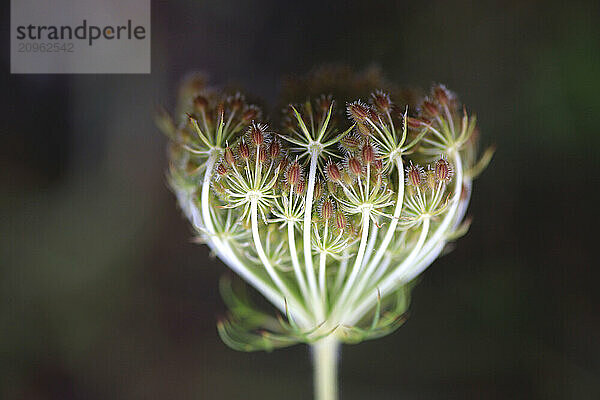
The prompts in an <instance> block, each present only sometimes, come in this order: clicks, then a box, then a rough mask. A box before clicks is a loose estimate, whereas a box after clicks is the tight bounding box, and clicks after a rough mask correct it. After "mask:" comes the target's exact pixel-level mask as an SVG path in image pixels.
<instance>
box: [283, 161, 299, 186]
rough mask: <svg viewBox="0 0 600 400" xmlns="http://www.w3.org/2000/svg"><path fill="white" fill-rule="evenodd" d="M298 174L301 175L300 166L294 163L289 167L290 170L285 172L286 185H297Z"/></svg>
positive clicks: (296, 162)
mask: <svg viewBox="0 0 600 400" xmlns="http://www.w3.org/2000/svg"><path fill="white" fill-rule="evenodd" d="M300 174H301V168H300V164H298V161H294V163H293V164H292V165H290V168H289V169H288V170H287V175H286V179H287V183H288V184H290V185H291V186H296V185H298V184H299V183H300Z"/></svg>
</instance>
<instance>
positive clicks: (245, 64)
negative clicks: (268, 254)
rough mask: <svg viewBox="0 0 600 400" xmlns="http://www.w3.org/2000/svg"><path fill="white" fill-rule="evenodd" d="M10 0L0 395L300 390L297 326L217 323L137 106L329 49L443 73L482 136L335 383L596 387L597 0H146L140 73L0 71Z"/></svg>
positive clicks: (345, 57) (258, 86)
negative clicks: (230, 328) (486, 151)
mask: <svg viewBox="0 0 600 400" xmlns="http://www.w3.org/2000/svg"><path fill="white" fill-rule="evenodd" d="M7 3H8V2H4V3H3V7H2V8H1V13H2V14H1V19H0V22H1V23H0V31H1V33H2V34H1V35H0V36H1V39H0V40H2V46H3V48H4V50H5V51H3V52H2V53H1V54H0V57H2V62H1V63H0V88H1V90H0V105H1V107H2V112H0V121H1V122H0V132H1V140H2V142H1V145H0V155H1V156H0V160H1V161H0V162H1V164H0V216H1V221H2V223H1V224H0V239H1V240H0V398H2V399H64V400H71V399H279V398H283V397H284V398H286V399H290V400H294V399H309V398H310V397H311V395H312V381H311V369H310V358H309V354H308V351H307V348H306V347H305V346H296V347H293V348H290V349H285V350H280V351H276V352H275V353H272V354H266V353H252V354H245V353H238V352H235V351H233V350H230V349H229V348H227V347H226V346H225V345H224V344H223V343H222V342H221V341H220V339H219V337H218V335H217V332H216V328H215V323H216V319H217V317H218V316H220V315H222V314H223V313H224V311H225V310H224V306H223V303H222V301H221V299H220V296H219V294H218V290H217V283H218V279H219V276H221V275H222V274H223V273H225V272H226V268H225V266H224V265H223V264H222V263H221V262H219V261H218V260H215V259H211V258H210V257H209V252H208V250H207V248H206V247H203V246H198V245H196V244H193V243H191V239H192V231H191V228H190V227H189V225H188V223H187V222H186V221H185V220H184V219H183V218H182V216H181V214H180V212H179V210H178V209H177V207H176V205H175V199H174V197H173V195H172V194H171V193H170V192H169V190H168V189H167V185H166V179H165V172H164V171H165V168H166V157H165V144H166V139H165V138H164V137H162V135H161V134H160V133H159V132H158V130H157V129H156V128H155V127H154V124H153V113H154V110H155V108H156V107H157V106H158V105H161V104H162V105H164V106H166V107H167V108H170V109H172V107H173V105H174V102H175V92H176V85H177V83H178V82H179V80H180V79H181V77H182V76H183V75H184V74H185V73H186V72H189V71H191V70H198V69H199V70H203V71H205V72H207V73H209V74H210V76H211V77H212V82H213V83H216V84H227V83H230V82H234V83H236V84H239V85H241V86H243V87H246V88H247V90H248V91H249V92H251V93H254V94H256V95H258V96H261V97H262V98H264V99H265V101H266V102H267V104H274V103H275V100H276V96H277V94H278V91H279V88H280V86H279V85H280V79H281V78H282V77H283V76H284V75H286V74H290V73H292V74H294V73H296V74H302V73H306V72H307V71H309V70H310V69H311V68H312V67H314V66H315V65H318V64H321V63H332V62H335V63H344V64H347V65H350V66H352V67H354V68H356V69H358V70H362V69H364V68H367V67H369V66H372V65H375V66H379V67H380V68H381V69H382V71H383V72H384V74H385V75H386V76H387V77H388V78H390V79H391V80H393V81H395V82H397V83H399V84H401V85H409V86H417V87H425V88H427V87H429V85H430V84H431V83H432V82H443V83H445V84H447V85H448V87H449V88H451V89H453V90H455V91H456V92H457V93H458V94H459V95H460V97H461V100H462V101H463V102H464V103H465V104H467V105H468V106H469V108H470V109H472V110H474V111H475V112H476V113H477V115H478V122H479V126H480V129H481V131H482V135H483V138H484V139H483V141H484V143H488V144H491V143H495V144H497V146H498V151H497V153H496V156H495V158H494V160H493V161H492V164H491V165H490V167H489V168H488V170H487V171H485V172H484V174H483V175H482V176H481V177H480V178H479V180H478V181H477V182H476V184H475V186H474V189H475V190H474V195H473V199H472V203H471V206H470V214H472V215H473V216H474V223H473V225H472V227H471V230H470V233H469V234H468V235H467V236H466V237H464V238H463V239H461V240H460V241H459V242H458V245H457V247H456V249H455V250H454V251H453V252H452V253H450V254H448V255H446V256H444V257H443V258H441V259H439V260H438V261H437V262H436V263H435V264H434V265H433V266H432V267H431V268H430V269H428V270H427V271H426V272H425V274H424V275H423V277H422V280H421V283H420V284H419V285H418V286H417V287H416V289H415V291H414V293H413V303H412V306H411V315H410V318H409V319H408V322H407V323H406V324H405V325H404V326H403V327H402V328H401V329H400V330H398V331H397V332H396V333H394V334H393V335H391V336H388V337H386V338H384V339H380V340H377V341H372V342H366V343H363V344H360V345H358V346H345V347H344V348H343V354H342V367H341V368H342V369H341V379H342V389H341V390H342V398H343V399H365V398H373V399H398V398H400V399H578V400H579V399H598V398H600V312H599V311H600V292H599V291H598V285H599V283H600V279H599V278H600V273H599V270H598V267H599V265H598V264H599V263H598V262H597V261H596V262H594V261H593V260H594V259H596V257H594V256H595V255H596V254H597V250H596V249H597V246H598V244H597V243H596V242H597V241H598V238H599V235H598V229H597V226H596V223H597V222H598V200H599V198H598V193H597V186H598V184H599V178H598V172H599V160H600V157H599V156H598V149H599V148H600V131H599V129H598V123H597V122H598V121H595V120H594V118H595V115H596V114H597V111H598V107H599V106H600V101H599V98H600V26H599V25H598V21H599V18H600V3H598V2H595V1H588V2H585V1H572V2H564V4H563V2H561V1H551V2H537V1H522V0H521V1H502V2H500V1H498V2H491V1H485V0H482V1H472V2H471V1H445V0H438V1H428V2H414V1H413V2H406V3H403V2H382V1H369V2H367V1H362V2H357V3H356V4H352V3H349V2H338V3H333V2H324V1H297V2H282V1H277V0H273V1H252V2H232V1H225V0H223V1H218V2H217V1H192V0H188V1H171V2H167V1H153V2H152V27H151V29H152V74H150V75H64V76H63V75H10V74H9V65H10V63H9V59H8V57H9V54H8V53H9V52H8V48H9V26H10V23H9V15H10V14H9V8H8V4H7ZM594 232H596V233H594ZM592 246H596V249H593V248H592ZM593 250H596V251H593ZM282 393H283V395H282Z"/></svg>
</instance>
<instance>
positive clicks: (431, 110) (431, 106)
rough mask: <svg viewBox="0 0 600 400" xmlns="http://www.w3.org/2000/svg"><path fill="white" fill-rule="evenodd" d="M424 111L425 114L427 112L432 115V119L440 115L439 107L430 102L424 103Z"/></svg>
mask: <svg viewBox="0 0 600 400" xmlns="http://www.w3.org/2000/svg"><path fill="white" fill-rule="evenodd" d="M423 110H424V111H425V112H427V113H428V114H429V115H431V116H432V117H435V116H436V115H438V113H439V111H438V109H437V107H436V106H435V104H433V103H432V102H430V101H425V102H423Z"/></svg>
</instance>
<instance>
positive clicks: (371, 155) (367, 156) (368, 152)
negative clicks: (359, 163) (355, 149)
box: [362, 142, 375, 164]
mask: <svg viewBox="0 0 600 400" xmlns="http://www.w3.org/2000/svg"><path fill="white" fill-rule="evenodd" d="M362 159H363V161H364V162H365V163H367V164H371V163H372V162H373V161H374V160H375V149H373V146H372V145H371V144H370V143H369V142H367V143H365V145H364V146H363V148H362Z"/></svg>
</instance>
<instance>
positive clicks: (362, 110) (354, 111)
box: [346, 100, 370, 122]
mask: <svg viewBox="0 0 600 400" xmlns="http://www.w3.org/2000/svg"><path fill="white" fill-rule="evenodd" d="M346 110H347V111H348V115H349V116H350V118H352V119H353V120H354V121H355V122H364V121H366V120H367V118H369V116H370V114H369V106H367V105H366V104H364V103H363V102H361V101H360V100H357V101H355V102H353V103H349V104H348V105H347V106H346Z"/></svg>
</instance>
